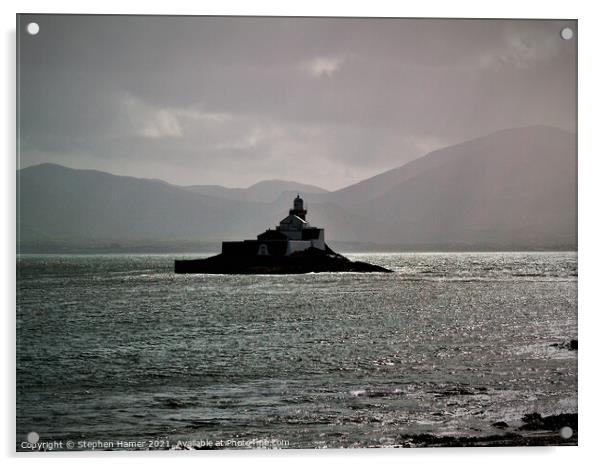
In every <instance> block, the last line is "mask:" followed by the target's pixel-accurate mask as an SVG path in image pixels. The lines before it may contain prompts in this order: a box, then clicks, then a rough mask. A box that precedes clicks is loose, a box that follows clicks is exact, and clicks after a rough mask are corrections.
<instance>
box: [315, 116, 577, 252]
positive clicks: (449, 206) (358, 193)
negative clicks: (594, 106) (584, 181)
mask: <svg viewBox="0 0 602 466" xmlns="http://www.w3.org/2000/svg"><path fill="white" fill-rule="evenodd" d="M576 170H577V151H576V136H575V135H574V134H571V133H568V132H565V131H562V130H559V129H555V128H549V127H543V126H540V127H528V128H518V129H509V130H504V131H499V132H497V133H494V134H492V135H489V136H486V137H483V138H479V139H475V140H472V141H468V142H465V143H462V144H457V145H454V146H451V147H447V148H444V149H441V150H438V151H435V152H432V153H430V154H428V155H426V156H424V157H421V158H419V159H417V160H414V161H412V162H410V163H408V164H406V165H404V166H402V167H399V168H396V169H393V170H390V171H388V172H385V173H382V174H380V175H378V176H376V177H373V178H371V179H368V180H364V181H362V182H360V183H358V184H355V185H352V186H349V187H347V188H345V189H342V190H339V191H336V192H333V193H331V194H329V195H328V196H327V198H328V200H329V201H330V202H333V203H336V204H337V205H340V206H341V207H342V208H344V209H347V210H349V211H353V212H355V213H356V214H358V215H362V216H366V217H368V218H371V219H373V220H375V221H381V222H382V221H385V222H388V223H391V224H393V225H391V227H390V228H392V230H393V231H395V235H396V238H397V242H398V243H400V244H408V245H411V244H418V243H427V244H438V245H445V244H458V245H461V244H466V245H471V244H489V245H499V246H500V247H514V246H522V247H525V246H528V247H538V246H539V247H542V246H545V247H555V246H554V245H565V246H570V247H571V248H575V247H576V242H577V171H576ZM318 200H319V199H314V201H318Z"/></svg>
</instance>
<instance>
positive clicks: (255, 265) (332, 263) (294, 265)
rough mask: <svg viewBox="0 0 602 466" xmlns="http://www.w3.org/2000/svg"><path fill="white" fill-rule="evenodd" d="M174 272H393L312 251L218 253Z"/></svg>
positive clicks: (329, 252) (177, 267) (328, 251)
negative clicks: (258, 253)
mask: <svg viewBox="0 0 602 466" xmlns="http://www.w3.org/2000/svg"><path fill="white" fill-rule="evenodd" d="M174 271H175V273H213V274H247V275H249V274H257V275H259V274H301V273H311V272H314V273H317V272H385V273H388V272H392V271H391V270H389V269H386V268H384V267H380V266H378V265H373V264H368V263H366V262H360V261H351V260H349V259H347V258H346V257H345V256H342V255H341V254H338V253H336V252H334V251H333V250H332V249H330V248H329V247H328V246H327V247H326V250H325V251H323V250H320V249H316V248H309V249H307V250H305V251H302V252H297V253H294V254H291V255H289V256H236V255H224V254H218V255H217V256H213V257H209V258H207V259H193V260H176V261H175V267H174Z"/></svg>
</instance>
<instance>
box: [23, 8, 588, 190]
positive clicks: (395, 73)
mask: <svg viewBox="0 0 602 466" xmlns="http://www.w3.org/2000/svg"><path fill="white" fill-rule="evenodd" d="M31 21H35V22H37V23H38V24H39V26H40V32H39V33H38V34H37V35H35V36H31V35H28V34H27V33H26V31H25V28H26V25H27V24H28V23H29V22H31ZM564 27H571V28H573V30H575V31H576V27H577V24H576V22H575V21H572V20H559V21H542V20H539V21H538V20H457V19H452V20H450V19H375V18H366V19H363V18H262V17H160V16H154V17H153V16H75V15H74V16H65V15H22V16H21V17H20V21H19V23H18V25H17V28H18V31H17V34H18V41H19V50H18V85H19V90H18V92H19V95H18V103H19V104H18V105H19V122H18V125H19V128H18V130H19V139H18V143H19V166H20V167H21V168H24V167H27V166H31V165H36V164H40V163H45V162H51V163H58V164H62V165H66V166H68V167H73V168H87V169H96V170H102V171H107V172H110V173H114V174H118V175H130V176H136V177H141V178H158V179H162V180H165V181H168V182H170V183H174V184H180V185H194V184H217V185H223V186H229V187H246V186H250V185H252V184H254V183H256V182H259V181H262V180H266V179H284V180H291V181H297V182H301V183H308V184H313V185H317V186H320V187H322V188H325V189H329V190H335V189H339V188H342V187H345V186H347V185H350V184H353V183H355V182H358V181H361V180H363V179H365V178H368V177H370V176H373V175H376V174H378V173H381V172H383V171H386V170H389V169H392V168H396V167H399V166H401V165H403V164H405V163H407V162H409V161H411V160H413V159H415V158H417V157H420V156H423V155H425V154H427V153H428V152H431V151H432V150H435V149H438V148H442V147H445V146H448V145H451V144H455V143H459V142H463V141H466V140H469V139H473V138H476V137H480V136H484V135H487V134H490V133H492V132H495V131H498V130H501V129H505V128H513V127H521V126H528V125H550V126H555V127H558V128H563V129H566V130H569V131H575V130H576V127H575V125H576V123H575V119H576V85H577V84H576V48H577V44H576V38H573V39H572V40H564V39H562V38H561V36H560V31H561V29H562V28H564Z"/></svg>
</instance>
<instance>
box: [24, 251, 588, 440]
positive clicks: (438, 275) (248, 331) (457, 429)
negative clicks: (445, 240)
mask: <svg viewBox="0 0 602 466" xmlns="http://www.w3.org/2000/svg"><path fill="white" fill-rule="evenodd" d="M346 255H347V257H349V258H350V259H352V260H361V261H366V262H371V263H374V264H378V265H381V266H384V267H387V268H390V269H392V270H393V271H394V272H395V273H391V274H381V273H373V274H363V273H319V274H305V275H262V276H257V275H256V276H249V275H246V276H245V275H176V274H174V273H173V262H174V260H175V259H184V258H198V257H203V256H207V255H206V254H205V255H203V254H191V255H188V254H172V255H168V254H157V255H123V254H115V255H20V256H18V258H17V315H16V323H17V328H16V340H17V361H16V381H17V387H16V401H17V405H16V417H17V419H16V431H17V432H16V442H17V450H34V449H40V448H42V449H53V448H54V449H69V450H70V449H73V450H96V449H97V450H121V449H123V450H135V449H143V450H144V449H174V448H177V449H179V448H184V449H186V448H237V449H238V448H339V447H349V448H353V447H386V446H394V445H398V444H399V443H400V442H401V441H402V440H403V439H404V438H407V437H408V436H411V435H420V434H431V435H434V436H458V437H461V436H488V435H495V434H497V433H500V428H498V427H495V426H493V425H492V424H494V423H496V422H501V421H503V422H506V423H507V424H508V425H510V426H513V425H515V426H516V425H518V424H520V419H521V418H522V416H524V415H525V414H528V413H533V412H538V413H541V414H542V415H550V414H559V413H574V412H577V351H569V350H568V349H566V348H565V347H563V345H562V343H563V342H566V341H568V340H571V339H576V338H577V254H576V253H575V252H536V253H535V252H512V253H510V252H504V253H378V254H373V253H370V254H356V253H354V254H346ZM553 345H557V346H553ZM43 442H47V443H46V445H43V446H42V447H40V445H41V444H42V443H43ZM51 442H54V443H51ZM59 442H60V443H59ZM53 445H54V446H53ZM58 445H60V447H58Z"/></svg>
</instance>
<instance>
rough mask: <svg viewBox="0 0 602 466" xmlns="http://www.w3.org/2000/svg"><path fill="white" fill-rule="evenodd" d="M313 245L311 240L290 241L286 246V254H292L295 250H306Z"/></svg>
mask: <svg viewBox="0 0 602 466" xmlns="http://www.w3.org/2000/svg"><path fill="white" fill-rule="evenodd" d="M309 247H311V241H289V242H288V244H287V246H286V255H287V256H288V255H290V254H292V253H294V252H299V251H305V250H306V249H307V248H309Z"/></svg>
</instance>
